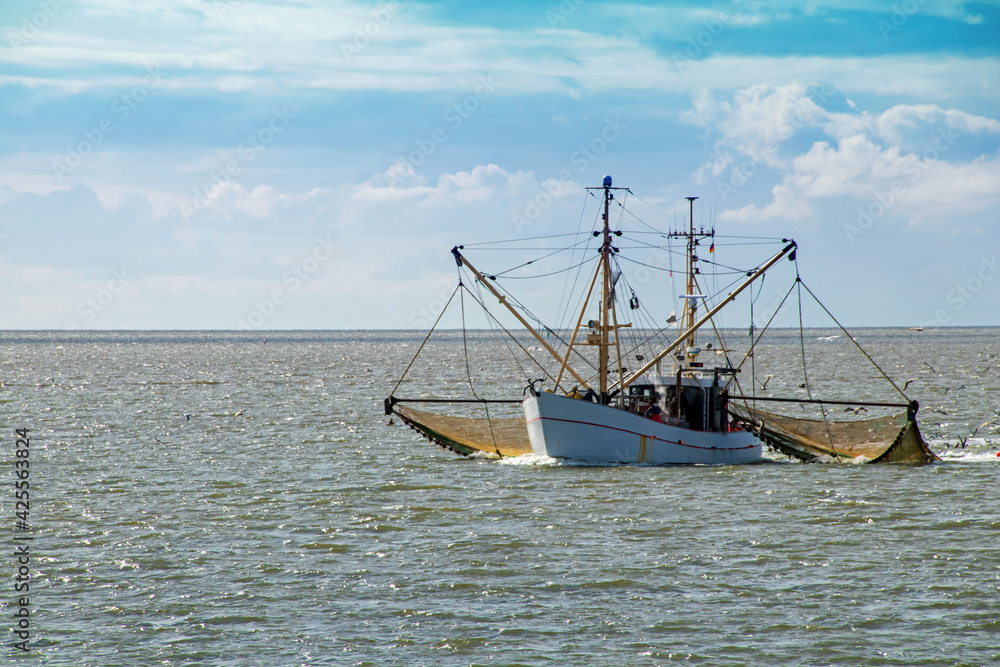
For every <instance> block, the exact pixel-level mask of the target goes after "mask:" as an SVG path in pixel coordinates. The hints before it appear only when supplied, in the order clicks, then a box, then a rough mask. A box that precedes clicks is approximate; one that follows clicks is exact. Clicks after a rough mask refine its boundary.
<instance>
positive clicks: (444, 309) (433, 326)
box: [389, 276, 462, 396]
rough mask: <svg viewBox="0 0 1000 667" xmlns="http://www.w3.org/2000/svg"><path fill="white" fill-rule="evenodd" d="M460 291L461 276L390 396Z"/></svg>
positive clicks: (397, 387)
mask: <svg viewBox="0 0 1000 667" xmlns="http://www.w3.org/2000/svg"><path fill="white" fill-rule="evenodd" d="M460 289H462V280H461V276H459V281H458V285H456V286H455V291H454V292H452V293H451V296H450V297H448V301H447V303H445V304H444V308H442V309H441V313H440V314H439V315H438V316H437V319H436V320H434V324H433V325H432V326H431V330H430V331H428V332H427V335H426V336H425V337H424V342H422V343H421V344H420V347H418V348H417V353H416V354H414V355H413V359H410V363H409V365H408V366H407V367H406V370H405V371H403V374H402V375H400V376H399V380H398V381H397V382H396V386H395V387H393V388H392V391H390V392H389V396H392V395H393V394H395V393H396V390H397V389H399V385H400V384H402V382H403V378H405V377H406V374H407V373H409V372H410V368H412V367H413V362H414V361H416V360H417V357H419V356H420V352H421V351H422V350H423V349H424V345H426V344H427V341H428V340H429V339H430V337H431V334H432V333H434V329H436V328H437V325H438V322H440V321H441V318H442V317H444V314H445V312H447V310H448V306H449V305H451V301H452V299H454V298H455V292H458V290H460Z"/></svg>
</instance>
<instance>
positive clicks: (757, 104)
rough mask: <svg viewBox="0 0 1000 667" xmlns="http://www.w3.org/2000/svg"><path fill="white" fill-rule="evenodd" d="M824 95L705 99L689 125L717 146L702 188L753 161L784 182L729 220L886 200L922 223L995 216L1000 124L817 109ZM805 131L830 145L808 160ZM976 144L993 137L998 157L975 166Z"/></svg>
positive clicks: (729, 214)
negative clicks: (799, 136) (798, 138)
mask: <svg viewBox="0 0 1000 667" xmlns="http://www.w3.org/2000/svg"><path fill="white" fill-rule="evenodd" d="M835 93H836V91H827V94H826V95H825V97H828V98H829V97H833V96H834V94H835ZM815 95H816V93H815V91H812V90H810V89H809V88H807V87H805V86H802V85H790V86H783V87H782V86H761V85H757V86H750V87H748V88H745V89H743V90H740V91H737V92H736V93H735V94H733V95H732V98H731V99H727V98H722V99H719V98H717V97H716V96H713V95H711V94H707V93H703V94H701V95H699V96H697V97H695V99H694V100H693V108H692V109H691V110H690V111H689V112H687V113H686V114H685V115H684V120H686V121H687V122H690V123H694V124H697V125H700V126H702V127H705V128H706V130H707V131H709V133H710V136H714V137H715V148H714V151H713V159H712V160H711V161H709V162H708V163H707V164H705V165H703V166H702V167H701V168H700V169H699V170H697V171H696V172H695V174H694V177H695V179H696V180H701V181H704V180H706V178H707V176H708V174H709V173H711V174H712V175H713V176H716V177H718V176H724V175H725V170H726V169H727V168H729V166H730V165H733V164H735V163H740V164H745V163H746V162H745V160H744V157H745V158H749V159H750V160H751V161H753V162H755V163H758V164H764V165H767V166H769V167H771V168H773V169H774V170H775V172H777V175H778V176H779V178H780V179H781V180H780V182H779V183H777V184H776V185H775V186H774V188H773V189H772V191H771V193H772V200H771V202H770V203H768V204H766V205H765V206H763V207H760V206H758V205H756V204H747V205H745V206H743V207H740V208H736V209H731V210H727V211H724V212H723V213H722V214H721V215H720V218H721V219H723V220H732V221H742V222H754V221H761V220H768V219H772V218H779V219H788V220H802V219H805V218H807V217H809V216H810V215H812V214H813V213H814V212H815V209H814V206H813V204H814V203H815V202H817V201H819V200H831V199H834V198H838V197H848V198H853V199H856V200H861V201H870V200H872V199H873V198H878V197H881V198H882V199H885V200H888V199H891V200H892V210H893V212H894V213H896V214H898V215H903V216H905V217H907V218H908V219H910V220H911V221H918V220H932V219H935V218H937V217H941V216H945V215H947V214H948V213H949V212H951V213H954V212H957V211H983V210H989V209H990V208H992V207H995V206H996V205H997V203H998V200H1000V159H998V155H997V154H996V148H997V146H1000V141H997V139H996V138H997V137H998V136H1000V121H997V120H996V119H993V118H986V117H983V116H976V115H973V114H969V113H965V112H963V111H960V110H956V109H943V108H941V107H939V106H937V105H933V104H925V105H906V104H901V105H896V106H893V107H890V108H889V109H887V110H885V111H884V112H882V113H880V114H872V113H869V112H866V111H861V112H844V111H828V110H826V109H824V108H823V107H822V103H823V99H822V97H823V96H821V98H820V100H819V104H817V100H814V99H813V98H814V97H815ZM800 131H802V132H810V133H815V132H822V133H823V134H825V135H826V136H827V137H828V138H829V139H828V140H820V141H812V142H811V143H810V145H809V147H808V148H807V149H806V150H805V151H804V152H800V151H799V148H798V146H797V145H796V142H792V141H790V139H792V137H793V136H794V135H795V134H796V133H797V132H800ZM973 135H975V136H973ZM976 137H979V138H983V137H987V138H989V137H992V138H993V139H992V140H991V141H992V143H991V144H990V145H991V146H993V149H992V150H991V151H990V152H989V153H985V154H981V155H978V156H976V155H973V156H971V157H970V156H969V155H967V154H966V153H967V152H968V150H971V149H970V148H969V147H973V148H974V147H976V146H978V144H977V143H976V142H975V141H971V140H972V139H975V138H976ZM966 140H968V141H966ZM963 142H964V143H963ZM734 153H736V154H737V155H736V156H734ZM741 161H743V162H741ZM740 168H741V166H740V165H737V166H736V167H733V170H734V171H736V170H738V169H740ZM723 182H724V181H723ZM730 182H732V183H735V182H736V180H735V179H732V178H731V179H730ZM740 185H741V184H740Z"/></svg>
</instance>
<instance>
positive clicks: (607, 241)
mask: <svg viewBox="0 0 1000 667" xmlns="http://www.w3.org/2000/svg"><path fill="white" fill-rule="evenodd" d="M603 187H604V216H603V217H604V230H603V234H604V242H603V243H602V244H601V270H602V273H603V278H604V281H603V283H604V289H603V296H602V297H601V317H600V320H601V345H600V350H599V354H598V356H599V367H598V373H599V374H600V387H601V403H607V402H608V357H609V355H608V339H609V335H608V334H609V333H610V330H611V225H610V224H609V221H608V220H609V217H610V216H609V215H608V214H609V209H610V207H611V199H612V197H614V195H613V194H611V177H610V176H605V177H604V185H603ZM617 333H618V332H615V334H616V335H617Z"/></svg>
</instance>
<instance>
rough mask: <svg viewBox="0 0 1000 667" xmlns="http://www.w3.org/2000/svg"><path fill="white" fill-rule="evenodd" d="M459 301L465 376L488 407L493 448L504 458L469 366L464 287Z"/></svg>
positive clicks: (477, 397)
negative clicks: (473, 382) (473, 383)
mask: <svg viewBox="0 0 1000 667" xmlns="http://www.w3.org/2000/svg"><path fill="white" fill-rule="evenodd" d="M458 286H459V287H464V285H462V282H461V280H460V281H459V283H458ZM458 300H459V303H460V304H461V306H462V349H463V350H464V352H465V377H466V379H467V380H468V381H469V390H470V391H472V395H473V396H475V397H476V399H477V400H480V401H483V407H484V408H486V423H487V424H489V425H490V438H492V439H493V449H495V450H496V453H497V456H499V457H500V458H503V454H501V453H500V447H499V446H498V445H497V436H496V434H495V433H494V432H493V420H492V419H491V418H490V406H489V404H488V403H487V402H486V401H485V400H483V399H482V398H480V397H479V394H477V393H476V388H475V387H474V386H473V385H472V369H471V368H469V341H468V340H467V339H466V337H465V290H464V289H463V290H462V292H461V294H459V297H458Z"/></svg>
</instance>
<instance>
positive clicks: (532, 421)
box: [385, 176, 937, 465]
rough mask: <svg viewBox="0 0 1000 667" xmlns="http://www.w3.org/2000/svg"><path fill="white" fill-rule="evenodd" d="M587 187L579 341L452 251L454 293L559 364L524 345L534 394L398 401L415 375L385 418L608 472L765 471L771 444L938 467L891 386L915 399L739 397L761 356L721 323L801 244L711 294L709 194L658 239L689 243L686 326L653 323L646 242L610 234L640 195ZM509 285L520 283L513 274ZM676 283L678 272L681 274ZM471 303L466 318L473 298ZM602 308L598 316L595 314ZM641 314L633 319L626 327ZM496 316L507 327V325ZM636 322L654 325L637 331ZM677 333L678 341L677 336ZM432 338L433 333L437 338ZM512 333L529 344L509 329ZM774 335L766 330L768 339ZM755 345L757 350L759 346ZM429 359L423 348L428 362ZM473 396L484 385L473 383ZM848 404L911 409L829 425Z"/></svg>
mask: <svg viewBox="0 0 1000 667" xmlns="http://www.w3.org/2000/svg"><path fill="white" fill-rule="evenodd" d="M587 191H588V193H593V194H594V195H595V196H600V197H602V207H601V210H600V215H599V219H598V221H597V223H596V224H595V225H594V227H595V228H594V229H592V230H591V231H590V232H589V233H584V234H582V237H583V238H585V239H587V240H589V241H590V242H591V243H595V244H596V245H597V247H596V255H597V259H596V262H594V263H595V264H596V266H595V267H594V269H593V272H592V275H591V277H590V280H589V287H587V288H586V290H585V291H586V294H585V296H583V297H582V306H581V307H580V309H579V311H578V312H579V314H578V316H576V317H575V323H574V324H573V327H572V332H571V333H570V334H569V335H568V337H567V336H565V335H564V334H561V333H560V332H559V330H557V329H551V328H548V327H545V326H532V325H531V324H530V323H529V321H528V319H527V318H526V315H529V311H528V310H527V309H526V308H525V307H524V306H523V305H522V304H521V303H520V302H519V301H517V299H516V298H515V297H514V296H513V295H512V294H510V293H509V292H507V291H506V290H505V288H504V286H503V283H504V281H503V280H501V279H498V275H497V274H484V273H483V272H481V271H480V270H479V269H477V268H476V267H475V266H473V265H472V263H471V262H470V261H469V260H468V259H467V258H466V256H465V254H464V253H463V250H464V249H465V247H464V246H456V247H454V248H453V249H452V254H453V256H454V259H455V262H456V264H457V266H458V267H459V270H460V271H461V270H465V271H467V272H468V274H467V275H469V277H470V281H469V283H471V287H470V285H469V284H467V283H466V281H465V280H460V281H459V283H458V287H456V293H458V292H460V291H461V290H471V289H475V290H476V292H475V293H473V292H472V291H470V294H472V295H473V297H474V298H475V300H476V302H477V303H479V304H480V305H483V306H484V307H485V303H484V302H485V300H486V298H487V297H486V296H485V295H486V294H487V293H488V294H489V295H491V296H492V297H493V298H495V299H496V301H497V303H498V304H499V305H500V306H501V307H502V308H503V309H505V310H506V311H507V312H508V313H509V314H510V315H511V316H513V318H514V319H515V320H516V321H517V322H518V323H519V324H520V325H521V326H523V328H524V330H525V332H527V334H528V335H530V336H531V337H532V338H533V339H534V342H536V343H537V345H535V346H533V347H534V348H535V351H536V352H538V351H542V352H544V353H546V355H548V358H547V359H545V360H544V361H539V360H537V359H535V358H534V356H533V355H531V354H530V352H529V350H528V349H527V348H525V346H524V345H520V344H519V346H520V348H521V350H522V351H523V352H524V353H525V354H527V355H528V356H529V357H531V358H532V361H533V362H534V363H535V365H536V367H537V368H539V369H540V370H541V372H542V374H543V375H544V377H542V378H537V379H533V378H531V377H529V376H527V375H526V373H525V372H524V369H523V367H521V365H520V364H518V367H519V368H521V370H522V374H523V375H525V377H523V379H522V381H521V387H522V394H523V397H522V398H520V399H512V398H492V399H491V398H485V397H482V396H478V395H476V396H473V397H471V398H401V397H397V396H395V392H396V390H397V389H398V388H399V387H400V384H401V383H402V381H403V379H404V377H405V375H406V373H404V375H403V377H401V378H400V381H399V382H398V383H397V385H396V388H395V389H394V390H393V392H392V394H391V395H390V396H389V398H387V399H386V400H385V412H386V414H388V415H391V414H397V415H398V416H399V417H400V418H401V419H402V420H403V422H404V423H406V424H407V425H409V426H410V427H411V428H413V429H414V430H416V431H418V432H419V433H421V434H422V435H424V436H426V437H427V438H428V439H429V440H431V441H432V442H434V443H436V444H438V445H440V446H442V447H444V448H446V449H449V450H451V451H454V452H456V453H458V454H462V455H471V454H474V453H477V452H480V453H486V454H488V455H493V456H500V457H504V456H518V455H521V454H527V453H533V454H535V455H541V456H547V457H553V458H557V459H571V460H577V461H590V462H600V463H648V464H661V465H670V464H714V465H719V464H747V463H755V462H758V461H761V460H762V459H763V451H764V448H765V446H767V447H770V448H772V449H774V450H777V451H780V452H783V453H785V454H787V455H789V456H793V457H796V458H799V459H802V460H806V461H816V460H857V457H864V458H863V459H861V460H862V461H870V462H883V461H908V462H928V461H932V460H936V458H937V457H936V456H935V455H934V454H933V452H931V451H930V449H929V448H928V447H927V445H926V443H925V442H924V441H923V439H922V438H921V436H920V432H919V429H918V428H917V424H916V412H917V407H918V406H917V404H916V402H915V401H909V399H906V397H905V394H903V392H902V391H901V390H899V388H898V387H896V385H895V383H893V382H892V380H891V379H889V378H888V377H887V376H886V380H888V382H889V383H890V384H891V385H892V386H893V387H895V388H896V389H897V390H898V391H899V393H900V394H902V395H903V398H904V399H905V402H861V401H838V400H824V399H819V398H815V397H814V396H813V395H812V392H811V390H809V389H808V387H807V384H803V385H801V386H802V387H805V388H806V391H807V396H804V397H803V396H799V397H786V398H774V397H770V396H767V397H765V396H758V395H756V392H753V395H752V396H746V395H744V392H742V391H741V390H740V389H739V387H740V384H739V381H738V374H739V373H740V372H741V370H742V367H743V365H744V363H745V362H746V361H747V359H749V358H752V356H753V350H754V346H753V345H751V346H750V350H749V351H748V352H747V354H746V355H745V356H744V357H743V360H742V361H741V362H739V363H734V360H733V359H732V358H731V356H730V354H729V352H728V350H727V348H726V343H725V340H724V339H723V337H722V334H721V333H720V331H719V329H718V328H717V327H715V324H714V321H713V318H715V317H716V316H717V315H718V314H719V313H720V311H722V310H723V309H724V308H726V307H727V306H730V304H732V303H733V302H734V300H735V299H736V298H737V297H738V296H739V295H740V294H741V293H743V292H744V291H745V290H747V289H748V288H750V287H751V286H752V285H753V284H754V283H755V282H757V281H759V280H760V279H761V278H762V277H763V276H764V275H765V273H766V272H768V271H769V270H771V269H773V268H774V267H775V266H776V265H778V263H779V262H780V261H781V260H783V259H787V260H789V261H795V260H796V248H797V246H796V243H795V241H793V240H790V239H782V240H781V244H780V248H779V249H778V250H777V252H775V253H774V254H773V255H772V256H771V257H769V258H768V259H767V260H766V261H764V262H763V263H762V264H760V265H759V266H756V267H754V268H752V269H749V270H739V271H733V273H737V274H738V275H739V276H740V278H739V280H738V281H736V282H734V283H731V284H730V286H731V287H732V289H729V288H728V287H727V288H726V289H724V290H715V294H707V293H703V292H709V291H711V290H708V289H706V288H707V287H708V285H707V284H705V285H703V284H702V281H701V280H700V279H701V278H702V277H703V275H704V274H703V273H702V266H703V265H706V264H708V265H712V266H720V265H718V264H717V263H716V262H713V261H710V260H707V259H705V258H700V257H699V255H698V253H699V249H700V248H703V247H704V244H705V243H708V244H710V246H709V253H714V252H715V241H716V238H717V235H716V232H715V229H714V227H713V228H710V229H705V228H704V227H699V228H697V229H696V227H695V223H694V202H695V200H696V199H697V197H687V198H686V199H687V201H688V202H689V207H688V208H689V215H688V220H687V224H686V225H685V228H683V229H678V230H674V231H670V232H666V233H664V232H658V231H656V230H653V231H652V232H651V233H652V234H654V236H656V238H658V239H661V240H666V241H667V242H668V243H669V244H673V243H678V244H683V248H684V251H683V255H684V266H683V268H680V267H678V271H679V272H680V271H683V273H684V275H685V281H684V293H683V295H680V298H679V300H680V302H681V303H682V314H681V317H680V318H677V317H675V316H674V314H673V313H672V314H671V316H670V317H669V318H667V319H666V323H667V324H666V326H663V325H662V324H660V325H655V324H654V325H652V326H650V325H651V324H652V323H653V322H654V321H655V320H653V319H652V318H647V319H645V320H644V319H643V316H642V314H643V312H644V309H643V306H642V304H641V302H640V301H639V298H638V296H636V293H635V291H634V289H633V288H632V287H631V286H630V285H629V281H627V280H623V276H624V272H623V271H622V269H621V263H622V262H623V261H624V256H623V255H622V252H621V249H620V248H619V247H618V245H620V243H621V239H622V238H623V236H624V238H625V239H628V238H633V239H634V238H638V236H637V234H638V232H628V231H625V230H623V229H622V227H623V224H622V222H623V221H624V220H625V219H626V217H625V215H624V214H623V215H622V221H619V223H617V224H615V225H612V221H611V208H612V206H613V205H614V206H616V207H617V208H620V209H621V210H622V211H624V207H623V205H622V203H621V201H620V198H621V197H622V196H623V195H624V196H625V197H627V196H628V195H631V194H632V193H631V191H630V190H628V188H622V187H614V186H613V181H612V179H611V177H610V176H605V177H604V180H603V183H602V185H601V186H600V187H596V188H587ZM616 196H618V197H619V199H616ZM646 226H647V227H648V225H646ZM647 233H649V232H647ZM641 245H642V244H640V246H641ZM646 245H648V246H650V247H652V246H651V244H648V243H647V244H646ZM672 252H673V247H672V246H671V247H669V248H668V258H671V257H672V254H670V253H672ZM553 254H554V253H553ZM533 261H534V260H532V261H529V262H527V264H522V265H521V266H522V267H523V266H527V265H529V264H532V262H533ZM671 261H672V259H671ZM583 264H584V263H583V262H582V263H581V264H579V265H577V266H582V265H583ZM671 267H672V265H671ZM517 268H520V267H517ZM651 268H653V267H651ZM660 268H662V267H660ZM500 275H509V273H507V272H501V273H500ZM578 275H579V274H578ZM670 275H671V277H672V276H673V269H672V268H671V269H670ZM795 282H796V286H798V287H799V288H800V291H801V287H802V286H803V285H801V278H800V277H799V276H798V272H797V270H796V279H795ZM583 284H586V283H582V284H581V290H580V291H581V294H582V292H583V291H584V290H583V289H582V287H583ZM625 288H627V289H629V293H630V298H629V299H628V301H627V308H628V310H626V306H625V302H624V299H622V298H620V295H623V294H625ZM805 289H806V290H808V288H805ZM789 292H791V290H790V291H789ZM809 293H810V294H811V291H810V292H809ZM452 297H453V298H454V293H453V295H452ZM463 298H464V296H463ZM786 299H787V295H786ZM449 303H450V301H449ZM462 303H463V306H462V311H463V317H464V301H463V302H462ZM595 310H596V317H590V318H588V314H590V315H593V314H594V311H595ZM574 312H576V311H574ZM629 315H632V316H633V317H632V318H631V319H632V320H634V321H627V320H629V317H628V316H629ZM491 317H493V320H494V321H496V322H499V320H498V319H497V318H496V316H493V315H491ZM529 317H530V315H529ZM831 317H832V315H831ZM772 320H773V317H772ZM438 321H440V318H439V320H438ZM536 321H538V322H540V320H536ZM636 321H638V322H639V323H640V324H641V325H643V326H642V327H641V328H640V327H639V326H636V327H633V324H635V323H636ZM659 321H660V322H662V321H663V320H659ZM435 326H436V324H435ZM706 326H708V327H710V328H712V330H713V331H714V333H715V338H716V341H715V343H713V342H707V343H706V344H705V346H704V349H703V348H702V347H701V346H700V345H699V342H698V339H699V332H700V330H701V329H702V328H703V327H706ZM838 326H839V324H838ZM674 328H676V335H672V334H671V333H670V332H671V330H672V329H674ZM766 329H767V327H765V328H764V330H765V331H766ZM433 331H434V327H432V329H431V332H430V333H428V337H429V336H430V335H431V333H433ZM504 331H505V333H506V334H507V335H509V336H511V338H512V339H514V340H516V339H517V338H516V336H514V335H513V334H510V332H507V331H506V329H504ZM567 331H568V328H567ZM845 333H846V331H845ZM763 334H764V331H761V332H760V335H761V336H762V335H763ZM463 336H464V334H463ZM848 336H849V334H848ZM670 337H672V340H670ZM751 338H752V339H753V329H752V328H751ZM553 339H554V341H555V345H553V342H552V341H553ZM463 340H464V338H463ZM755 340H759V336H758V337H757V338H756V339H755ZM851 340H852V341H853V338H851ZM425 343H426V339H425ZM657 343H659V344H660V347H659V348H658V349H657V350H656V351H653V352H647V350H649V349H651V345H653V344H657ZM716 345H717V346H716ZM557 348H558V349H557ZM421 349H423V346H421ZM859 349H860V347H859ZM419 354H420V350H418V352H417V356H419ZM722 355H724V356H722ZM720 356H721V357H722V358H721V359H720ZM865 356H866V357H868V355H867V354H865ZM705 357H710V359H711V361H709V362H706V361H704V358H705ZM415 359H416V357H414V360H415ZM868 359H869V360H871V358H870V357H868ZM632 360H635V362H636V365H637V366H638V368H636V369H634V370H632V369H630V368H627V367H626V365H631V361H632ZM871 361H872V363H873V364H875V362H874V360H871ZM412 365H413V362H411V366H412ZM467 365H468V364H467ZM875 366H876V368H877V367H878V366H877V364H875ZM879 370H880V371H881V369H879ZM883 375H884V374H883ZM469 386H470V387H472V386H473V384H472V377H471V375H470V377H469ZM473 393H475V390H473ZM758 401H762V402H763V401H778V402H780V401H786V402H794V403H799V404H800V405H802V404H815V405H817V406H818V407H819V409H820V410H821V414H822V417H821V418H820V419H803V418H801V417H789V416H786V415H779V414H775V413H771V412H765V411H763V410H760V409H758V407H757V402H758ZM418 402H424V403H438V404H448V403H450V404H453V405H457V404H462V403H465V404H474V405H478V406H480V407H482V408H484V409H485V411H486V416H485V418H484V417H478V418H477V417H469V416H457V415H452V414H443V413H439V412H429V411H424V410H418V409H415V408H413V407H410V406H409V405H404V404H407V403H418ZM514 402H520V403H521V408H522V410H523V417H509V416H508V417H503V418H497V417H494V416H491V415H490V411H489V407H490V405H491V404H502V403H508V404H509V403H514ZM842 404H843V405H851V406H854V407H855V408H860V407H865V406H867V407H873V408H874V407H879V408H896V409H899V408H902V409H903V411H900V412H897V413H895V414H891V415H886V416H883V417H879V418H876V419H869V420H851V421H834V420H832V419H828V418H827V412H826V407H827V406H831V405H842ZM495 408H496V406H495V405H494V409H495ZM866 409H867V408H866Z"/></svg>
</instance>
